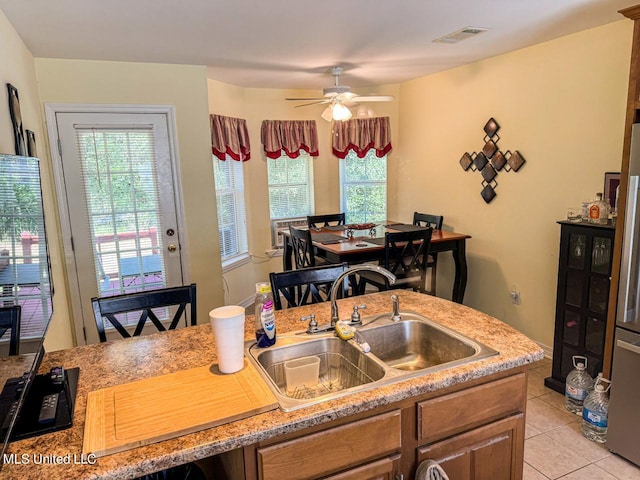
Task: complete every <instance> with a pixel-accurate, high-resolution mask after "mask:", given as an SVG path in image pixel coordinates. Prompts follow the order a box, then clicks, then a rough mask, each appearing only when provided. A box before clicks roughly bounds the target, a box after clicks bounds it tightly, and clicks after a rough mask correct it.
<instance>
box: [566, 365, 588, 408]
mask: <svg viewBox="0 0 640 480" xmlns="http://www.w3.org/2000/svg"><path fill="white" fill-rule="evenodd" d="M573 366H574V367H575V368H574V369H573V370H571V371H570V372H569V375H567V379H566V381H565V388H564V398H565V400H564V405H565V407H567V410H569V411H570V412H572V413H575V414H576V415H582V404H583V402H584V399H585V398H587V395H588V394H589V391H590V390H591V388H592V387H593V378H591V375H589V373H588V372H587V357H582V356H580V355H575V356H574V357H573Z"/></svg>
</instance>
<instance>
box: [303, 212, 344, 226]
mask: <svg viewBox="0 0 640 480" xmlns="http://www.w3.org/2000/svg"><path fill="white" fill-rule="evenodd" d="M344 223H345V214H344V212H342V213H330V214H327V215H309V216H307V226H308V227H309V228H320V227H329V226H337V225H344Z"/></svg>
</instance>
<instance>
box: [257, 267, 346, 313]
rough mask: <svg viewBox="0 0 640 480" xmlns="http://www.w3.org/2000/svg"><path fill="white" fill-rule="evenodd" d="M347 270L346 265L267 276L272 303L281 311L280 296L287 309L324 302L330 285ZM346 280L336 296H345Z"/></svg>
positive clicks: (310, 268)
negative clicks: (271, 293) (285, 302)
mask: <svg viewBox="0 0 640 480" xmlns="http://www.w3.org/2000/svg"><path fill="white" fill-rule="evenodd" d="M346 269H347V264H346V263H341V264H335V265H326V266H322V267H308V268H301V269H298V270H289V271H287V272H279V273H274V272H271V273H270V274H269V280H270V281H271V291H272V292H273V303H274V305H275V309H276V310H282V299H281V296H283V297H284V298H285V300H286V301H287V308H291V307H298V306H300V305H309V304H312V303H320V302H326V301H327V300H328V299H329V298H328V294H329V288H330V287H331V284H332V283H333V282H334V281H335V280H336V279H337V278H338V277H339V276H340V275H341V274H342V273H344V271H345V270H346ZM347 284H348V283H347V279H346V278H345V281H344V283H343V288H342V289H341V290H340V291H339V292H338V296H339V297H341V296H346V295H347V287H346V285H347Z"/></svg>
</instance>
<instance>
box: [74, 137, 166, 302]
mask: <svg viewBox="0 0 640 480" xmlns="http://www.w3.org/2000/svg"><path fill="white" fill-rule="evenodd" d="M76 141H77V148H78V153H79V158H80V165H81V177H82V183H83V187H84V192H85V198H86V204H87V222H88V225H89V230H90V235H91V242H92V244H93V248H94V262H95V272H96V280H97V283H98V285H99V289H100V295H101V296H105V295H115V294H120V293H129V292H133V291H140V290H149V289H154V288H161V287H164V286H166V282H165V275H164V273H163V272H164V261H163V257H162V254H161V252H162V251H163V248H162V245H161V243H162V235H160V234H159V231H158V229H159V226H160V225H161V223H160V212H161V210H160V206H159V192H158V175H157V168H156V152H155V141H154V132H153V129H152V128H151V126H148V127H146V126H131V127H126V128H122V127H113V128H105V127H100V128H94V127H87V128H84V127H82V126H80V125H77V126H76Z"/></svg>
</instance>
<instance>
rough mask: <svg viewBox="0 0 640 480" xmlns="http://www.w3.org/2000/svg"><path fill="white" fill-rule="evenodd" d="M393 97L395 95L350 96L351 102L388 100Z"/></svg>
mask: <svg viewBox="0 0 640 480" xmlns="http://www.w3.org/2000/svg"><path fill="white" fill-rule="evenodd" d="M394 99H395V97H394V96H392V95H357V96H355V97H353V98H351V99H350V100H351V101H352V102H358V103H363V102H390V101H391V100H394Z"/></svg>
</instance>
